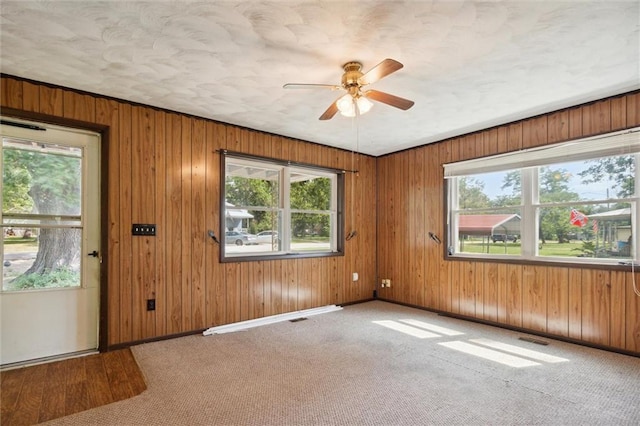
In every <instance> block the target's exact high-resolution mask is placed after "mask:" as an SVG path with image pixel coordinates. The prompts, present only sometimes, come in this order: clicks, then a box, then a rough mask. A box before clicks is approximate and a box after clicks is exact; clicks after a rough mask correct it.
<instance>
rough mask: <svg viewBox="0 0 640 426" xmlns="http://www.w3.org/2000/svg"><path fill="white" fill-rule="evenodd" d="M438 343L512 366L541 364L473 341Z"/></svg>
mask: <svg viewBox="0 0 640 426" xmlns="http://www.w3.org/2000/svg"><path fill="white" fill-rule="evenodd" d="M438 344H439V345H442V346H444V347H447V348H450V349H454V350H456V351H459V352H464V353H466V354H469V355H474V356H477V357H480V358H484V359H488V360H490V361H494V362H499V363H500V364H504V365H508V366H510V367H515V368H522V367H532V366H534V365H540V364H539V363H537V362H534V361H531V360H528V359H524V358H520V357H517V356H513V355H509V354H505V353H503V352H498V351H494V350H493V349H487V348H483V347H482V346H476V345H472V344H471V343H466V342H460V341H455V342H442V343H438Z"/></svg>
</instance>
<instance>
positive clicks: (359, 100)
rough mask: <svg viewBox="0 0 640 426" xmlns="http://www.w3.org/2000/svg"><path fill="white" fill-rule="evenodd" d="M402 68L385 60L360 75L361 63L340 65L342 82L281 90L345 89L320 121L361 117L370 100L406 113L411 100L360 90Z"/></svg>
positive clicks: (376, 91)
mask: <svg viewBox="0 0 640 426" xmlns="http://www.w3.org/2000/svg"><path fill="white" fill-rule="evenodd" d="M402 67H403V65H402V64H401V63H400V62H398V61H396V60H394V59H385V60H384V61H382V62H380V63H379V64H378V65H376V66H375V67H373V68H371V69H370V70H369V71H367V72H366V73H363V72H362V64H361V63H360V62H356V61H351V62H347V63H346V64H344V65H343V66H342V68H343V69H344V74H342V83H341V84H340V85H335V84H304V83H287V84H285V85H284V86H283V87H284V88H285V89H309V88H327V89H331V90H344V91H346V92H347V93H346V94H345V95H342V96H340V97H339V98H338V99H337V100H336V101H335V102H333V103H332V104H331V105H330V106H329V108H327V110H326V111H325V112H324V113H323V114H322V115H321V116H320V120H329V119H331V118H333V116H334V115H336V113H337V112H338V111H340V113H341V114H342V115H345V116H347V117H354V116H355V115H356V114H364V113H365V112H367V111H369V109H370V108H371V106H372V105H373V103H372V102H371V101H370V100H369V99H372V100H374V101H377V102H382V103H383V104H387V105H391V106H392V107H396V108H400V109H401V110H405V111H406V110H408V109H409V108H411V107H412V106H413V101H410V100H408V99H404V98H401V97H398V96H395V95H391V94H389V93H385V92H380V91H379V90H373V89H369V90H363V88H364V86H367V85H369V84H371V83H375V82H376V81H378V80H380V79H381V78H383V77H386V76H388V75H389V74H391V73H394V72H396V71H398V70H399V69H400V68H402Z"/></svg>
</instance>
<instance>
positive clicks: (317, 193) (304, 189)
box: [290, 172, 331, 211]
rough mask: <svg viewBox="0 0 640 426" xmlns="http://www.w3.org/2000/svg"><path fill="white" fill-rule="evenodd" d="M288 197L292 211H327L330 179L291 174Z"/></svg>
mask: <svg viewBox="0 0 640 426" xmlns="http://www.w3.org/2000/svg"><path fill="white" fill-rule="evenodd" d="M290 197H291V208H292V209H295V210H324V211H328V210H329V209H330V208H331V179H329V178H327V177H320V176H317V175H316V176H313V175H309V174H302V173H298V172H293V173H291V193H290Z"/></svg>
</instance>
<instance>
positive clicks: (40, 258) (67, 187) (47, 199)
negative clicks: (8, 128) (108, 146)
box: [2, 137, 83, 291]
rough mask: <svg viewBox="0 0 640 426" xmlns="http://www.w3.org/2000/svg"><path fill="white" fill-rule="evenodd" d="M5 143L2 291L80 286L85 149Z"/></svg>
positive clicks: (14, 142) (23, 141) (3, 153)
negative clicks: (83, 154)
mask: <svg viewBox="0 0 640 426" xmlns="http://www.w3.org/2000/svg"><path fill="white" fill-rule="evenodd" d="M2 142H3V145H2V148H3V149H2V171H3V176H2V229H3V245H2V247H3V251H2V264H3V269H2V271H3V273H2V275H3V276H2V289H3V290H4V291H16V290H33V289H43V288H58V287H78V286H80V250H81V241H82V231H81V225H82V219H81V216H80V213H81V209H82V202H81V191H82V187H81V185H82V153H83V151H82V149H80V148H75V147H67V146H65V147H63V146H59V145H56V144H46V143H41V142H36V141H29V140H21V139H16V138H8V137H5V138H3V140H2Z"/></svg>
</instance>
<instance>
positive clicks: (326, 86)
mask: <svg viewBox="0 0 640 426" xmlns="http://www.w3.org/2000/svg"><path fill="white" fill-rule="evenodd" d="M282 87H283V88H284V89H331V90H338V89H342V86H336V85H335V84H307V83H287V84H285V85H284V86H282Z"/></svg>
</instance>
